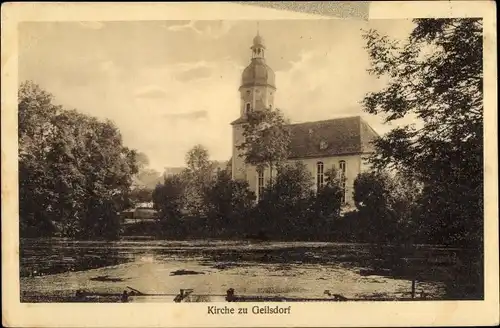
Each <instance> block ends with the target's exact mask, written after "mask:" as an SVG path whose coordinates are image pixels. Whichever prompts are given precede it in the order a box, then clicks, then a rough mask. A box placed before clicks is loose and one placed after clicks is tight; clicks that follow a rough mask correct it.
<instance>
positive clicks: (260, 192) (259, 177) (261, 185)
mask: <svg viewBox="0 0 500 328" xmlns="http://www.w3.org/2000/svg"><path fill="white" fill-rule="evenodd" d="M257 173H258V175H257V199H258V200H260V199H261V197H262V195H263V194H264V170H258V171H257Z"/></svg>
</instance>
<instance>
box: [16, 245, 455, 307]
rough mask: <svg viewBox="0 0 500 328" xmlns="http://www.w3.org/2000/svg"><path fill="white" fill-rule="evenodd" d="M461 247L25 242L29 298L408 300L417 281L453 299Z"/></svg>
mask: <svg viewBox="0 0 500 328" xmlns="http://www.w3.org/2000/svg"><path fill="white" fill-rule="evenodd" d="M456 252H457V250H454V249H450V248H443V247H435V246H433V247H431V246H421V247H416V248H412V249H411V250H408V249H405V250H401V249H399V248H394V247H384V248H380V247H379V248H374V247H373V246H370V245H365V244H352V243H315V242H250V241H218V240H209V241H206V240H190V241H163V240H120V241H114V242H107V241H74V240H66V239H23V240H22V241H21V249H20V264H21V272H20V274H21V291H22V294H23V295H25V296H26V295H52V294H57V295H62V294H68V295H69V294H72V293H73V292H74V290H75V289H77V288H86V289H88V290H91V291H98V292H110V291H113V292H120V291H123V288H127V286H130V285H133V286H132V287H133V288H136V289H140V290H141V292H147V293H167V292H168V293H175V292H178V291H179V288H193V286H195V287H196V288H197V291H203V292H210V293H218V294H221V293H223V292H225V290H226V289H227V288H228V287H231V288H234V287H237V288H238V289H237V290H238V291H239V292H244V293H251V294H259V295H263V294H265V295H285V296H297V297H311V296H313V297H314V296H318V295H321V294H323V293H324V292H325V291H326V290H328V291H329V290H332V292H337V293H338V292H342V293H343V295H348V296H350V297H356V298H364V299H366V298H373V299H377V298H387V297H389V298H391V297H392V298H398V297H400V298H404V297H408V293H409V292H410V290H411V281H412V280H413V279H418V291H419V292H420V291H423V292H424V293H425V295H426V298H428V299H444V298H448V297H447V295H448V294H449V292H448V290H449V286H448V282H449V279H450V276H451V277H452V278H453V275H454V274H455V273H454V271H453V270H454V269H455V266H456V264H455V262H456V261H455V259H456Z"/></svg>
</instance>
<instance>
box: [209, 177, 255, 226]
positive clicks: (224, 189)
mask: <svg viewBox="0 0 500 328" xmlns="http://www.w3.org/2000/svg"><path fill="white" fill-rule="evenodd" d="M254 201H255V194H254V193H253V192H251V191H250V189H249V187H248V183H247V182H246V181H239V180H236V181H235V180H232V179H231V175H230V173H228V172H226V171H220V172H218V173H217V177H216V180H215V182H214V184H213V185H211V186H210V187H208V188H207V189H206V192H205V202H206V204H207V206H208V217H209V218H210V219H212V220H213V221H214V223H215V226H217V227H221V226H222V227H226V228H227V227H234V228H241V227H240V226H239V225H240V224H241V223H243V222H241V220H244V219H246V217H247V215H248V214H249V210H250V209H251V208H252V206H253V204H254Z"/></svg>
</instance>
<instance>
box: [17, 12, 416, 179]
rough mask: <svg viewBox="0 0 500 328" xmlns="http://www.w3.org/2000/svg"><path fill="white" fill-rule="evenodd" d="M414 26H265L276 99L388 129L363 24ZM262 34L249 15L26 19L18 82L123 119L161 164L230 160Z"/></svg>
mask: <svg viewBox="0 0 500 328" xmlns="http://www.w3.org/2000/svg"><path fill="white" fill-rule="evenodd" d="M412 27H413V24H412V23H411V21H408V20H384V21H370V22H367V21H355V20H334V19H332V20H330V19H322V20H275V21H261V22H259V30H260V34H261V36H263V37H264V39H265V43H266V46H267V52H266V58H267V63H268V65H269V66H271V68H272V69H273V70H274V71H275V72H276V84H277V88H278V90H277V93H276V100H275V107H278V108H281V109H282V110H283V111H284V112H285V114H286V115H287V116H288V117H289V118H290V119H291V121H292V122H304V121H311V120H321V119H329V118H334V117H342V116H352V115H363V117H364V118H365V119H366V120H367V121H368V122H369V123H370V124H371V125H372V127H373V128H374V129H375V130H376V131H378V132H379V133H380V134H383V133H384V132H386V131H387V130H388V129H390V127H387V126H384V125H382V124H381V118H379V117H370V116H367V115H366V114H364V113H363V112H362V109H361V105H360V101H361V100H362V99H363V96H364V94H366V92H369V91H375V90H377V89H380V88H381V87H383V84H384V82H383V81H381V80H377V79H376V78H374V77H372V76H369V75H368V74H367V72H366V69H367V68H368V67H369V61H368V56H367V53H366V50H365V49H364V48H363V47H364V45H365V44H364V41H363V39H362V29H368V28H374V29H378V30H380V31H381V32H383V33H385V34H388V35H390V36H392V37H395V38H405V37H407V36H408V34H409V32H410V31H411V29H412ZM256 30H257V22H256V21H248V20H247V21H241V20H240V21H145V22H138V21H128V22H58V23H46V22H37V23H23V24H21V25H20V28H19V75H20V76H19V78H20V81H23V80H28V79H29V80H33V81H35V82H36V83H38V84H39V85H40V86H41V87H43V88H44V89H46V90H47V91H49V92H51V93H52V94H53V95H54V96H55V98H56V102H57V103H59V104H62V105H64V106H65V107H67V108H76V109H78V110H79V111H81V112H84V113H87V114H91V115H94V116H97V117H99V118H109V119H111V120H113V121H114V122H115V123H116V124H117V126H118V127H119V128H120V130H121V132H122V135H123V138H124V142H125V144H126V145H127V146H129V147H132V148H136V149H138V150H139V151H142V152H144V153H146V155H147V156H148V157H149V159H150V161H151V166H152V167H154V168H156V169H158V170H162V169H163V167H165V166H181V165H183V162H184V155H185V153H186V152H187V151H188V150H189V149H190V148H191V147H192V146H193V145H195V144H197V143H201V144H203V145H205V146H206V147H207V148H208V149H209V151H210V154H211V157H212V159H215V160H227V159H229V157H230V156H231V126H230V125H229V123H230V122H231V121H232V120H234V119H236V118H237V117H238V114H239V95H238V87H239V82H240V78H241V72H242V70H243V69H244V68H245V66H246V65H248V63H249V62H250V49H249V47H250V46H251V43H252V39H253V37H254V36H255V34H256Z"/></svg>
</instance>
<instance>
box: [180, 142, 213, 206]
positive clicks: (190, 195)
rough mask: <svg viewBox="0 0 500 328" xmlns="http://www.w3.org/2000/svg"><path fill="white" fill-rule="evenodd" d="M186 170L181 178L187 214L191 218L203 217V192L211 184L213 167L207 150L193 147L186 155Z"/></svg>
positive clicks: (197, 146)
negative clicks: (183, 180)
mask: <svg viewBox="0 0 500 328" xmlns="http://www.w3.org/2000/svg"><path fill="white" fill-rule="evenodd" d="M186 165H187V168H186V170H184V172H183V173H182V177H183V178H184V179H185V181H186V182H187V185H186V189H185V191H186V201H187V209H188V212H189V213H190V214H191V215H193V216H205V215H206V211H207V208H206V204H205V203H204V191H205V190H206V189H207V188H208V187H209V186H210V185H211V184H212V183H213V180H214V170H215V165H214V163H213V162H212V161H210V158H209V153H208V150H207V149H206V148H205V147H204V146H202V145H196V146H194V147H193V148H192V149H191V150H190V151H189V152H188V153H187V154H186Z"/></svg>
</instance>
